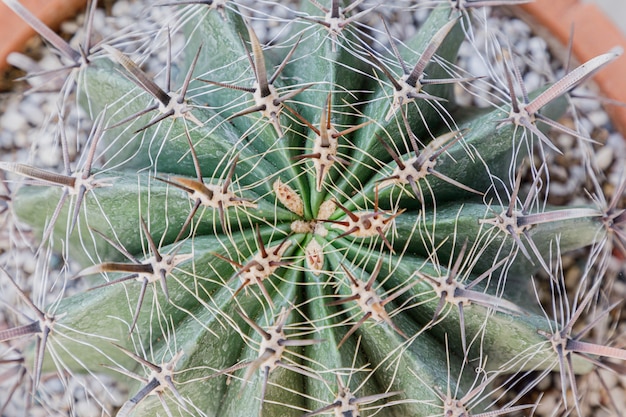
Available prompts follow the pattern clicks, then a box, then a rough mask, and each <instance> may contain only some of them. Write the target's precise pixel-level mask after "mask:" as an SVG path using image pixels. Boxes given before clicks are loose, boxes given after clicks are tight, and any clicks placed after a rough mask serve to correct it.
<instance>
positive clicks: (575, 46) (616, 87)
mask: <svg viewBox="0 0 626 417" xmlns="http://www.w3.org/2000/svg"><path fill="white" fill-rule="evenodd" d="M518 7H519V11H520V12H521V13H520V15H521V17H522V18H523V19H526V20H528V23H529V24H531V26H532V27H533V28H534V29H536V30H537V31H541V30H543V31H548V32H549V33H550V34H551V35H552V36H553V37H554V38H555V39H557V40H558V41H559V42H560V48H561V50H562V51H564V52H565V51H566V50H567V48H566V45H567V44H568V42H569V40H570V35H571V33H572V28H573V34H574V36H573V43H572V52H573V54H574V56H575V58H576V60H577V61H578V62H579V63H582V62H585V61H588V60H589V59H591V58H593V57H595V56H598V55H600V54H603V53H605V52H608V51H609V50H610V49H611V48H613V47H615V46H621V47H622V48H623V49H624V51H625V52H624V53H623V54H622V56H621V57H619V58H618V59H617V60H615V61H614V62H612V63H611V64H609V65H608V66H606V67H605V68H603V69H602V70H601V71H599V72H598V73H597V74H596V75H595V76H594V77H593V81H595V83H596V84H597V85H598V87H599V89H600V91H601V93H602V96H604V97H606V98H609V99H611V100H616V101H618V102H621V103H625V104H626V36H625V34H624V33H622V32H621V31H620V30H619V29H618V28H617V27H616V26H615V24H614V23H613V22H612V21H611V20H610V19H609V17H608V16H606V14H604V12H602V11H601V10H600V9H599V8H598V7H597V6H596V5H594V4H588V3H582V2H581V1H579V0H536V1H535V2H533V3H528V4H524V5H521V6H518ZM540 34H541V33H540ZM544 37H546V36H544ZM604 107H605V109H606V111H607V113H608V114H609V116H610V117H611V120H612V122H613V125H614V126H615V128H616V129H617V130H618V131H619V132H620V133H621V134H622V135H623V136H625V137H626V107H624V106H618V105H610V104H609V105H605V106H604Z"/></svg>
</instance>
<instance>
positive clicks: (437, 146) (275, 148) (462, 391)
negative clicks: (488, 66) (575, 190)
mask: <svg viewBox="0 0 626 417" xmlns="http://www.w3.org/2000/svg"><path fill="white" fill-rule="evenodd" d="M5 2H6V3H7V4H9V5H13V6H14V7H15V4H19V3H17V2H16V1H15V0H11V1H10V0H5ZM196 3H199V4H196ZM232 3H233V2H225V1H208V2H206V1H205V2H201V1H200V2H184V1H181V2H178V3H172V4H169V3H168V4H162V5H159V6H160V7H170V8H172V13H175V16H176V19H175V20H174V22H175V24H172V25H171V26H168V27H167V28H164V31H165V32H167V33H166V35H167V36H164V38H169V36H170V33H169V32H170V31H172V32H176V33H178V34H183V36H184V40H185V42H184V49H183V50H182V51H181V52H180V53H178V54H176V55H174V57H171V51H170V53H169V55H170V57H171V58H172V59H171V60H170V62H168V66H167V68H166V75H165V79H166V83H165V84H167V85H166V86H164V85H163V84H162V83H160V82H157V81H155V80H154V79H153V78H152V76H150V75H148V74H146V73H145V72H144V71H143V70H142V68H141V66H140V64H139V62H140V58H139V57H138V56H137V54H135V53H134V51H132V50H128V49H124V45H123V44H115V43H103V44H101V45H99V46H98V47H96V48H91V49H89V48H86V49H85V50H84V51H83V53H82V54H78V53H76V54H73V53H71V52H69V51H74V50H73V49H71V48H70V47H69V46H67V48H69V51H68V49H67V48H64V49H63V50H65V51H66V52H67V53H66V55H68V56H71V57H72V58H73V59H74V60H75V61H76V62H77V64H76V67H75V68H74V69H73V70H72V71H73V72H72V74H73V75H72V77H73V78H72V80H73V81H72V83H70V84H68V85H66V88H67V89H70V88H72V89H75V90H76V92H77V93H76V94H77V97H78V99H79V102H80V105H81V106H82V108H83V109H84V110H85V111H86V112H87V113H88V115H89V117H90V118H91V119H92V120H94V128H93V130H92V133H91V135H90V137H89V138H88V139H87V140H86V142H85V143H86V146H85V151H84V154H83V155H82V156H81V159H80V168H79V169H77V170H76V171H75V172H74V173H72V172H71V170H68V171H67V172H66V173H64V174H58V173H52V172H48V171H45V170H42V169H38V168H36V167H32V166H29V165H26V164H20V163H2V165H0V168H2V169H4V170H6V171H11V172H14V173H17V174H20V175H22V176H26V177H29V178H32V179H35V180H37V182H39V183H43V185H41V184H40V185H29V186H25V187H21V188H20V189H19V190H18V191H17V192H16V193H15V195H14V196H13V199H12V208H13V210H14V211H15V213H16V214H17V216H18V217H19V219H20V220H21V221H23V222H25V223H26V224H28V225H30V226H31V227H32V228H33V229H34V230H35V231H36V232H37V233H38V234H39V236H41V237H42V240H43V241H42V246H41V248H48V247H49V248H54V249H55V250H57V251H61V252H62V253H63V255H64V257H65V258H66V259H67V260H71V261H73V262H78V263H79V264H81V267H82V268H83V269H82V270H80V271H79V272H77V273H73V274H68V275H71V276H68V277H67V278H68V279H81V280H86V281H87V282H88V285H89V286H90V289H89V290H88V291H85V292H82V293H80V294H78V295H73V296H70V297H64V298H62V299H60V300H57V301H56V302H55V303H54V304H53V305H47V306H46V305H44V306H35V304H33V303H32V302H30V300H28V298H27V297H25V296H24V298H25V299H26V300H28V301H27V302H28V304H29V305H30V307H31V308H32V309H33V311H35V312H36V317H37V318H36V319H35V320H34V321H32V322H31V323H28V324H26V325H25V326H23V327H18V328H15V329H9V330H3V331H0V337H1V338H2V339H3V340H8V339H10V338H14V337H18V336H20V337H21V336H24V337H28V336H30V337H32V338H33V340H35V341H37V348H36V349H35V348H33V349H32V351H30V352H29V351H27V352H25V355H26V357H27V359H26V361H25V363H26V364H31V363H34V368H33V369H32V373H31V375H32V378H33V395H34V396H35V397H37V390H38V384H39V380H40V378H41V373H42V372H44V371H49V370H54V369H55V368H59V369H58V370H59V371H69V372H89V373H109V374H110V375H112V376H113V377H115V378H118V379H119V380H120V381H123V382H125V383H129V384H130V385H129V386H130V390H131V395H130V397H129V399H128V401H126V402H125V403H124V405H123V406H122V408H121V409H120V410H119V411H118V414H117V415H119V416H128V415H136V416H140V415H142V416H144V415H145V416H147V415H163V414H167V415H207V416H230V415H232V416H260V415H263V416H292V415H293V416H313V415H318V414H319V415H322V414H326V415H331V414H333V413H334V415H337V416H339V415H343V416H356V415H373V414H376V415H380V416H383V415H384V416H387V415H389V416H400V415H402V416H409V415H410V416H435V415H449V414H446V413H448V412H451V413H452V412H455V413H463V412H465V413H470V412H471V413H472V415H477V413H481V412H483V411H487V410H489V409H496V408H497V409H498V410H499V413H501V414H505V413H512V412H514V411H518V410H525V409H529V408H532V407H533V404H524V403H518V402H517V400H518V399H515V400H513V401H511V402H509V403H507V404H504V405H502V404H501V405H499V406H494V405H490V403H491V401H490V400H489V396H488V395H484V396H482V397H481V395H483V392H488V391H489V389H490V388H489V389H488V387H492V386H493V384H494V378H495V377H496V376H502V375H506V376H508V377H509V380H508V381H509V383H510V384H511V385H515V383H516V381H518V380H520V379H521V378H522V377H523V376H524V373H525V372H527V371H543V372H544V373H543V375H545V373H547V372H549V371H551V370H553V369H554V368H557V369H559V370H560V372H561V375H562V376H563V378H564V379H563V381H564V387H565V386H566V385H567V384H566V383H567V381H566V379H565V378H567V375H568V373H569V375H570V376H572V377H573V374H574V373H585V372H589V371H590V370H591V369H592V368H593V364H592V363H590V362H588V361H586V360H584V358H581V357H578V356H576V355H573V353H583V354H597V355H600V356H603V357H604V356H606V357H614V358H615V357H617V358H621V359H623V358H624V356H625V354H624V351H623V350H619V349H615V348H611V349H612V350H611V351H606V350H603V351H601V352H598V351H597V350H593V349H596V348H599V346H596V345H591V344H588V343H587V344H585V343H584V342H581V341H579V340H578V336H576V337H574V336H570V335H569V332H571V326H572V324H571V323H572V322H573V320H574V319H575V318H576V317H577V315H576V314H572V317H570V318H569V319H571V320H569V321H568V322H567V323H561V324H558V323H557V322H556V321H554V320H556V318H555V319H554V320H552V319H550V318H548V317H549V316H548V317H546V315H545V314H544V313H542V311H541V307H540V305H539V304H538V302H537V301H536V299H535V296H534V294H533V287H532V279H531V276H532V275H533V274H536V273H537V271H539V270H543V272H544V273H547V274H549V275H550V276H551V277H552V281H553V283H554V285H557V286H558V282H559V270H558V266H559V264H558V260H559V259H560V251H569V250H573V249H576V248H580V247H584V246H589V245H593V247H594V248H595V252H594V253H595V256H596V258H597V259H601V258H602V257H603V256H606V253H607V248H608V247H609V245H610V242H611V239H612V238H613V237H616V239H615V241H616V242H620V237H623V231H621V229H620V227H621V226H622V225H623V222H624V219H623V212H621V211H619V210H618V209H616V207H615V204H616V203H614V202H613V203H611V206H610V207H609V208H606V207H605V208H602V207H596V206H589V207H576V208H572V207H546V206H545V205H544V204H542V202H541V200H540V197H539V195H538V191H539V190H541V189H542V186H541V183H542V182H543V181H549V176H548V175H547V168H546V167H545V164H541V163H539V164H538V165H537V167H536V168H533V169H532V170H531V173H532V176H533V179H532V180H531V181H530V183H531V184H530V191H528V192H522V191H520V189H521V187H520V182H521V172H522V170H523V169H525V167H526V166H527V161H529V160H539V161H541V157H542V155H543V152H558V148H557V147H556V146H555V145H554V144H553V143H552V142H551V141H550V139H549V138H548V136H547V135H546V130H547V127H553V128H557V129H561V130H563V131H566V132H570V129H568V128H565V127H563V126H560V125H559V124H558V123H557V122H556V121H555V120H557V118H558V117H559V115H560V114H562V113H563V111H564V110H565V107H566V100H565V98H564V95H565V94H566V93H567V91H569V90H570V89H571V88H574V87H575V86H576V85H578V84H579V83H580V82H581V81H582V80H583V79H585V78H587V77H589V76H590V75H591V74H593V73H594V72H595V71H597V70H600V69H601V68H602V67H603V66H604V65H606V64H608V63H610V61H612V60H613V59H615V58H616V57H617V55H618V53H614V52H610V53H607V54H605V55H602V56H600V57H598V58H596V59H594V60H592V61H589V62H588V63H586V64H584V65H583V66H581V67H579V68H577V69H575V70H574V71H572V72H570V73H569V74H568V75H566V76H565V77H564V78H563V79H561V80H559V81H558V82H557V83H555V84H553V85H551V86H546V87H545V88H543V89H541V90H539V91H535V92H532V93H531V94H530V97H531V98H532V99H529V98H528V96H527V94H525V90H524V89H523V86H522V91H523V93H524V94H523V95H524V97H522V98H518V97H517V94H516V91H518V90H517V89H516V88H519V87H515V84H516V83H519V79H520V77H519V74H518V72H517V71H516V70H515V68H514V64H513V63H512V61H511V60H510V56H509V54H508V50H507V49H506V48H504V49H503V50H502V51H501V53H502V59H503V65H502V66H501V67H498V68H494V71H500V72H499V74H498V77H494V78H493V79H489V80H483V79H482V78H481V77H482V76H484V75H487V74H464V73H463V72H462V70H460V69H459V68H456V67H455V65H454V62H455V56H456V53H457V51H458V48H459V46H460V44H461V42H462V41H463V40H464V39H466V38H467V37H470V39H471V29H469V28H471V25H474V24H477V22H478V23H479V22H480V20H479V19H476V18H475V17H474V16H473V10H472V8H473V7H475V6H482V4H472V3H471V2H467V3H462V2H459V3H457V4H454V2H452V3H453V4H452V5H451V4H448V2H441V3H442V4H441V5H438V6H437V7H435V8H433V9H432V11H431V12H430V15H429V17H428V19H427V20H426V21H425V23H424V24H423V26H422V27H420V28H419V31H418V33H417V34H416V35H415V36H414V37H412V38H410V39H407V40H403V41H400V40H398V39H395V38H394V36H392V34H391V33H390V32H389V30H387V27H386V25H384V24H383V25H382V26H381V27H382V28H384V29H383V30H385V31H386V32H385V34H386V36H387V38H388V43H387V44H386V45H382V44H380V43H377V42H374V41H372V38H371V37H370V36H369V35H368V33H369V31H372V30H374V29H372V28H368V27H366V26H359V24H358V21H359V19H360V18H362V17H363V16H364V15H366V14H368V13H373V10H372V9H369V8H362V9H360V10H361V12H357V11H356V6H358V5H359V3H361V2H360V1H355V2H353V3H351V4H342V3H340V2H338V1H332V2H330V3H329V4H326V5H321V4H318V2H316V1H312V0H311V1H303V2H302V6H301V9H300V10H299V11H298V12H297V13H295V16H296V18H294V19H293V20H292V21H288V22H287V21H285V22H280V24H284V30H283V31H282V32H281V35H282V36H281V37H280V39H275V40H274V41H273V43H272V45H271V46H269V47H268V46H264V45H263V44H262V43H261V41H260V40H259V38H258V36H257V35H256V34H255V31H254V30H253V28H252V25H251V23H250V22H249V21H248V20H247V19H246V18H245V17H244V16H245V15H244V13H242V12H241V11H240V10H239V9H238V8H237V6H236V5H234V4H232ZM476 3H478V2H476ZM480 3H491V2H480ZM494 3H497V2H494ZM503 3H507V2H503ZM417 7H419V6H417ZM23 13H24V12H23ZM383 23H384V22H383ZM56 42H57V43H53V45H58V43H59V42H62V40H58V41H56ZM165 45H166V46H169V43H168V42H165ZM57 47H58V46H57ZM74 52H76V51H74ZM81 56H82V58H81ZM81 59H82V60H81ZM494 80H506V82H505V83H504V85H497V88H499V89H500V90H499V91H505V92H506V94H503V95H502V97H498V98H497V100H498V102H497V103H495V104H493V105H492V106H490V107H489V108H485V109H481V110H480V111H475V110H470V109H468V108H464V107H462V106H458V105H456V104H455V100H454V86H455V85H456V86H461V87H463V86H466V85H469V84H472V83H474V84H480V83H484V84H488V83H495V82H496V81H494ZM65 93H67V90H65V91H64V93H63V94H65ZM570 133H571V132H570ZM575 134H576V136H582V135H581V134H580V133H578V132H575ZM544 189H545V188H544ZM621 192H623V189H621V190H620V193H621ZM615 201H616V200H615ZM622 240H623V239H622ZM557 249H558V253H557ZM39 256H41V257H43V256H49V251H48V250H40V251H39ZM596 258H594V259H596ZM598 262H599V261H598ZM589 273H591V272H589ZM3 275H4V278H3V279H7V280H11V282H13V280H12V279H11V277H10V276H9V275H8V274H7V273H4V274H3ZM16 285H17V284H16ZM593 290H594V292H590V293H589V294H596V293H597V290H598V287H597V285H596V286H594V287H593ZM592 297H593V295H589V296H587V297H584V302H582V303H581V305H582V306H584V307H586V306H587V305H589V304H590V303H591V302H592ZM582 308H583V307H581V308H580V309H582ZM557 334H558V335H560V338H559V337H557V336H556V335H557ZM559 343H561V344H559ZM538 382H539V379H536V380H534V381H533V382H532V385H535V384H537V383H538ZM563 389H564V390H565V388H563ZM565 394H566V393H565V391H564V400H563V401H565V402H566V401H567V396H566V395H565ZM477 398H478V399H477ZM565 404H566V407H567V402H566V403H565ZM570 406H571V404H570ZM575 406H576V408H579V403H578V400H575ZM498 407H499V408H498ZM578 412H579V414H580V412H581V411H580V409H578ZM359 413H362V414H359ZM455 415H466V414H455ZM468 415H469V414H468Z"/></svg>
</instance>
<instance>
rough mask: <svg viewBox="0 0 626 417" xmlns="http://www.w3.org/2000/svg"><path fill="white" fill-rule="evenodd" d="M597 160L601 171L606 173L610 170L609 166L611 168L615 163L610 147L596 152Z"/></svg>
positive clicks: (604, 147)
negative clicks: (612, 163)
mask: <svg viewBox="0 0 626 417" xmlns="http://www.w3.org/2000/svg"><path fill="white" fill-rule="evenodd" d="M595 160H596V164H597V166H598V168H599V169H600V170H602V171H604V170H606V169H608V168H609V166H611V162H613V149H611V148H609V147H608V146H603V147H602V148H600V150H599V151H598V152H596V157H595Z"/></svg>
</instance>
